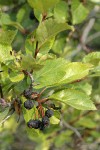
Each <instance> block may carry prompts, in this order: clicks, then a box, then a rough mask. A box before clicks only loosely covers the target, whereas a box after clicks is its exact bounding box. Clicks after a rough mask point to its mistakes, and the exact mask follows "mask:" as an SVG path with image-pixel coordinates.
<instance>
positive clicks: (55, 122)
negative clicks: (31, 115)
mask: <svg viewBox="0 0 100 150" xmlns="http://www.w3.org/2000/svg"><path fill="white" fill-rule="evenodd" d="M50 123H51V124H58V123H60V120H59V119H58V118H57V117H55V116H52V117H51V118H50Z"/></svg>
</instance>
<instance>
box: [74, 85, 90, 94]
mask: <svg viewBox="0 0 100 150" xmlns="http://www.w3.org/2000/svg"><path fill="white" fill-rule="evenodd" d="M71 88H73V89H76V90H82V91H83V92H85V93H86V94H87V95H90V94H91V92H92V85H90V84H89V83H86V82H77V83H74V84H71Z"/></svg>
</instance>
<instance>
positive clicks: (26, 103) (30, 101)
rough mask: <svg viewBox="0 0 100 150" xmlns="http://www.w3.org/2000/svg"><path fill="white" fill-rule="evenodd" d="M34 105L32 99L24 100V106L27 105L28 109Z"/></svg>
mask: <svg viewBox="0 0 100 150" xmlns="http://www.w3.org/2000/svg"><path fill="white" fill-rule="evenodd" d="M33 106H34V103H33V101H32V100H27V101H25V102H24V107H25V108H26V109H32V108H33Z"/></svg>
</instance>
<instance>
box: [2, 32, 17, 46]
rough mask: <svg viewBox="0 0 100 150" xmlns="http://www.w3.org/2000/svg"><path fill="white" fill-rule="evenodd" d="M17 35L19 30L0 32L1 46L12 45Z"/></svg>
mask: <svg viewBox="0 0 100 150" xmlns="http://www.w3.org/2000/svg"><path fill="white" fill-rule="evenodd" d="M16 33H17V30H15V31H14V30H2V31H1V32H0V44H3V45H5V44H7V45H10V44H11V43H12V41H13V40H14V37H15V35H16Z"/></svg>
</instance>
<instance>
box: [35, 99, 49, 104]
mask: <svg viewBox="0 0 100 150" xmlns="http://www.w3.org/2000/svg"><path fill="white" fill-rule="evenodd" d="M48 100H49V99H48V98H44V99H41V100H37V102H38V103H44V102H46V101H48Z"/></svg>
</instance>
